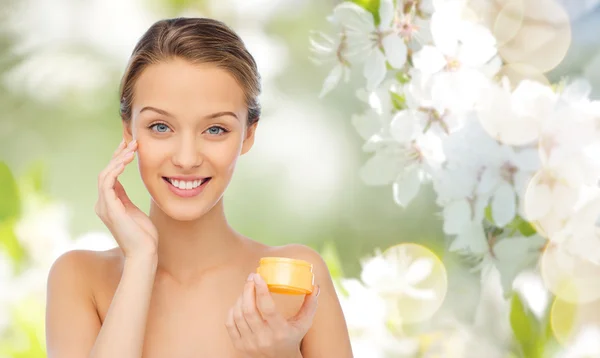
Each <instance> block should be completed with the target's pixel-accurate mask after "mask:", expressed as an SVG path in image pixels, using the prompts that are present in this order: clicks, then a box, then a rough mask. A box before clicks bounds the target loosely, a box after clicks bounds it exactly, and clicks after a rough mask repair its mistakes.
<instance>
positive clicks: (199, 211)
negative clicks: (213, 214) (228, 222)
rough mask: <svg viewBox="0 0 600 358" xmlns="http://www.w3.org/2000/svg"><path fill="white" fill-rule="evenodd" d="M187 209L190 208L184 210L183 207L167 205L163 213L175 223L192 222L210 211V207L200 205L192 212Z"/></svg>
mask: <svg viewBox="0 0 600 358" xmlns="http://www.w3.org/2000/svg"><path fill="white" fill-rule="evenodd" d="M189 209H190V208H186V207H185V206H183V205H177V204H171V205H167V207H166V208H165V209H163V211H164V213H165V214H166V215H168V216H169V217H170V218H172V219H173V220H176V221H194V220H197V219H200V218H201V217H202V216H204V215H205V214H206V213H207V212H209V211H210V209H212V207H206V206H204V205H201V206H196V207H195V208H194V209H193V210H189Z"/></svg>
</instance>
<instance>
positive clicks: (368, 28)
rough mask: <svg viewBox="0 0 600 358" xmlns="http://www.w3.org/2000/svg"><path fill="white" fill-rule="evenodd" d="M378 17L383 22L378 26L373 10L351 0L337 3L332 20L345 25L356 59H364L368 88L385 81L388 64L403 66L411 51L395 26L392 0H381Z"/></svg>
mask: <svg viewBox="0 0 600 358" xmlns="http://www.w3.org/2000/svg"><path fill="white" fill-rule="evenodd" d="M379 17H380V20H381V21H380V25H379V26H375V22H374V20H373V16H372V15H371V13H369V12H368V11H366V10H365V9H363V8H362V7H360V6H359V5H357V4H355V3H352V2H343V3H341V4H340V5H338V6H336V8H335V9H334V11H333V15H332V18H333V20H334V21H335V22H336V23H338V24H340V25H341V26H342V27H343V28H344V30H343V32H344V36H347V42H346V44H347V46H348V48H349V51H350V53H352V54H353V56H352V57H353V61H354V60H355V61H356V62H357V63H361V62H364V68H363V75H364V76H365V78H366V79H367V89H368V90H374V89H375V88H377V87H378V86H379V84H380V83H381V82H382V81H383V79H384V78H385V74H386V72H387V69H386V63H389V64H390V65H391V66H392V67H393V68H398V69H399V68H402V67H403V66H404V64H405V63H406V58H407V53H408V49H407V47H406V43H405V42H404V39H403V38H402V37H401V36H400V35H399V29H397V28H396V26H395V21H396V19H395V8H394V3H393V1H392V0H382V1H381V2H380V7H379ZM380 47H382V48H383V51H382V50H381V49H380Z"/></svg>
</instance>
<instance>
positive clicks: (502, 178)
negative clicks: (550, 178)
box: [477, 145, 540, 227]
mask: <svg viewBox="0 0 600 358" xmlns="http://www.w3.org/2000/svg"><path fill="white" fill-rule="evenodd" d="M486 159H487V160H488V163H487V164H486V166H485V167H484V169H483V173H482V174H481V177H480V181H479V185H478V187H477V191H478V193H479V194H488V195H489V196H490V197H491V206H492V207H491V208H492V218H493V220H494V224H495V225H496V226H498V227H504V226H506V225H507V224H508V223H510V222H511V221H512V220H513V219H514V218H515V215H516V214H517V199H519V197H520V196H522V195H524V193H525V190H526V189H527V185H528V184H529V180H531V178H532V177H533V175H534V173H535V171H536V170H538V169H539V167H540V159H539V154H538V151H537V149H533V148H525V149H523V150H520V151H515V149H514V148H513V147H511V146H506V145H498V146H497V150H496V151H495V152H492V153H488V155H487V156H486Z"/></svg>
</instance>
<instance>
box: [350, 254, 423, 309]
mask: <svg viewBox="0 0 600 358" xmlns="http://www.w3.org/2000/svg"><path fill="white" fill-rule="evenodd" d="M395 252H397V253H398V255H393V256H392V257H389V256H388V257H385V256H382V255H381V254H378V255H375V256H374V257H372V258H370V259H367V260H365V261H364V262H363V264H362V273H361V279H362V281H363V282H364V283H365V285H367V286H368V287H369V288H372V289H373V290H375V292H378V293H379V294H381V295H382V296H385V297H389V296H409V297H412V298H415V299H420V300H433V299H435V291H434V290H432V289H423V288H419V287H417V285H418V284H419V283H421V282H422V281H423V280H424V279H425V278H427V276H429V275H430V274H431V272H432V269H433V264H434V263H433V261H431V260H429V259H427V258H417V259H416V260H413V258H411V257H410V256H408V255H407V253H406V251H405V250H402V248H400V249H399V250H396V251H395Z"/></svg>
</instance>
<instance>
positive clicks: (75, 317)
mask: <svg viewBox="0 0 600 358" xmlns="http://www.w3.org/2000/svg"><path fill="white" fill-rule="evenodd" d="M119 252H120V250H119V249H118V248H117V249H116V250H108V251H89V250H72V251H67V252H65V253H63V254H62V255H60V256H59V257H58V258H57V259H56V260H55V261H54V263H53V264H52V267H51V268H50V272H49V274H48V283H47V295H46V322H45V324H46V350H47V353H48V357H50V358H53V357H61V358H64V357H67V358H71V357H83V356H87V354H89V352H90V349H91V347H92V346H93V344H94V341H95V339H96V336H97V334H98V332H99V330H100V327H101V322H100V318H99V316H98V313H97V309H96V308H97V307H96V300H95V290H96V289H97V288H98V286H97V285H98V284H99V283H101V280H102V279H103V277H105V275H107V274H108V275H112V272H116V271H118V270H119V262H120V257H119ZM75 336H76V337H78V338H77V340H76V341H77V343H76V344H75V343H73V337H75Z"/></svg>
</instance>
